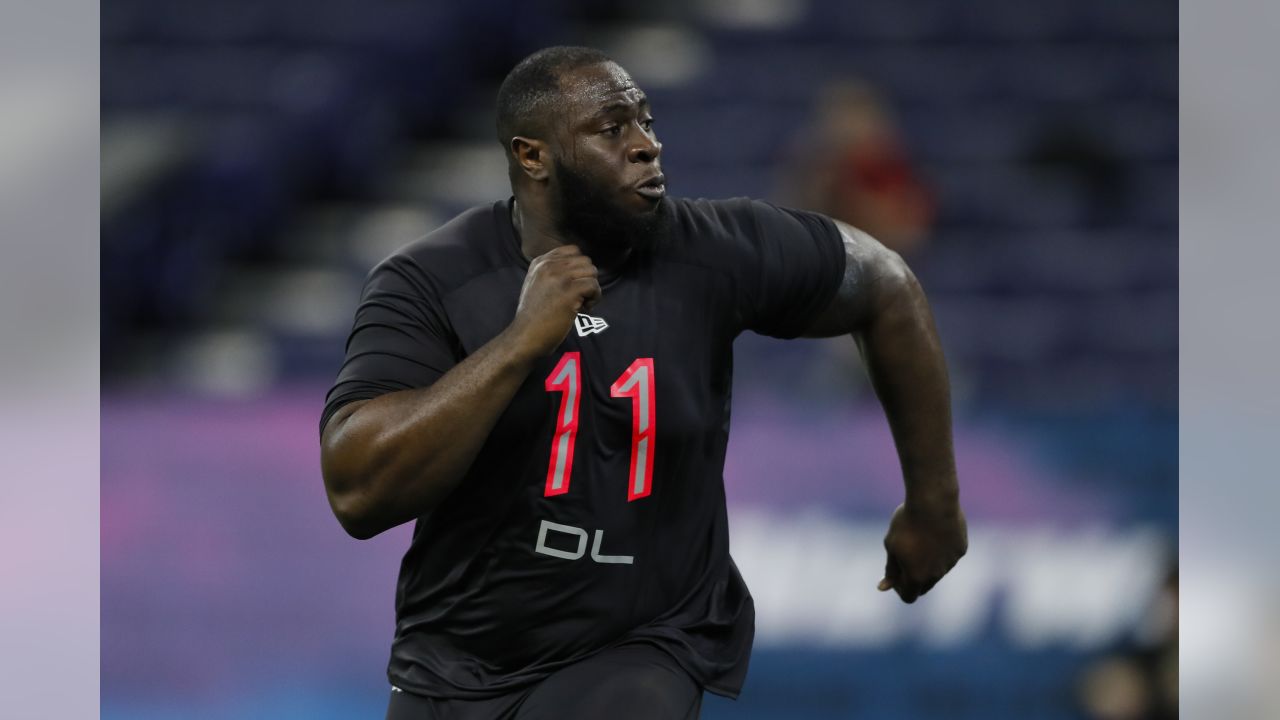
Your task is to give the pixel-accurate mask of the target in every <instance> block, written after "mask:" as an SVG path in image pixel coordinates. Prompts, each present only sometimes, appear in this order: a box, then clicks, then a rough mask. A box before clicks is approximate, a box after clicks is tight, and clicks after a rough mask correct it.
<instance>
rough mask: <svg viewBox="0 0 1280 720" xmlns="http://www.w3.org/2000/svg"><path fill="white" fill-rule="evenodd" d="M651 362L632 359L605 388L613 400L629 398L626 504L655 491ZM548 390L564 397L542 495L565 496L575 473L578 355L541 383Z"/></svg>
mask: <svg viewBox="0 0 1280 720" xmlns="http://www.w3.org/2000/svg"><path fill="white" fill-rule="evenodd" d="M653 383H654V377H653V358H636V359H635V360H634V361H633V362H632V363H631V365H630V366H629V367H627V369H626V370H625V371H624V372H623V373H622V375H620V376H618V379H617V380H615V381H614V382H613V385H612V386H610V388H609V394H610V395H611V396H612V397H616V398H621V397H629V398H631V471H630V473H629V474H630V477H629V478H628V483H627V502H631V501H632V500H638V499H640V498H642V497H647V496H648V495H649V493H650V492H651V491H652V490H653V446H654V429H655V426H656V424H657V422H656V421H657V417H656V408H655V401H654V387H653ZM544 386H545V387H546V389H547V392H560V393H563V395H561V397H560V411H559V412H558V413H557V414H556V432H555V435H554V436H553V437H552V438H551V462H550V464H549V465H548V467H547V485H546V490H545V492H544V493H543V494H544V495H545V496H547V497H550V496H552V495H562V494H564V493H567V492H569V478H570V476H571V474H572V472H573V447H574V440H575V439H576V438H577V435H578V405H579V403H580V402H581V397H582V356H581V354H580V353H577V352H567V353H565V354H564V355H563V356H562V357H561V358H560V362H558V363H556V366H555V369H553V370H552V371H551V374H550V375H548V376H547V379H546V381H545V383H544Z"/></svg>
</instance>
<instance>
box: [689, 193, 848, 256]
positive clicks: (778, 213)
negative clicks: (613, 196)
mask: <svg viewBox="0 0 1280 720" xmlns="http://www.w3.org/2000/svg"><path fill="white" fill-rule="evenodd" d="M672 212H673V216H674V218H673V221H674V226H675V230H676V232H675V233H674V237H675V239H676V243H675V245H676V247H677V249H678V251H682V252H684V253H686V254H693V255H699V254H704V253H707V252H712V253H723V252H733V251H735V249H736V250H738V251H748V252H754V251H755V249H756V248H757V247H758V245H759V244H760V243H761V242H768V241H770V240H785V239H788V238H790V237H792V236H795V235H799V234H803V235H808V236H811V237H817V238H823V239H824V240H825V239H831V240H834V241H836V242H837V243H838V240H839V237H840V232H839V230H838V229H837V228H836V226H835V223H834V222H833V221H832V220H831V219H830V218H828V217H826V216H824V215H821V214H819V213H814V212H809V211H805V210H796V209H792V208H786V207H781V206H778V205H774V204H773V203H770V202H767V201H765V200H757V199H754V198H748V197H736V198H729V199H726V200H708V199H705V198H698V199H688V198H677V199H675V200H673V202H672Z"/></svg>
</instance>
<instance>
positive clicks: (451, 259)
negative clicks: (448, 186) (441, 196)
mask: <svg viewBox="0 0 1280 720" xmlns="http://www.w3.org/2000/svg"><path fill="white" fill-rule="evenodd" d="M505 205H506V203H504V202H498V203H492V204H489V205H481V206H477V207H473V208H470V209H468V210H466V211H464V212H462V213H461V214H459V215H457V216H456V217H454V218H453V219H452V220H450V221H448V222H447V223H445V224H444V225H441V226H440V227H438V228H436V229H435V230H433V231H431V232H430V233H428V234H426V235H424V236H423V237H421V238H418V239H417V240H414V241H412V242H410V243H408V244H406V245H405V246H403V247H401V248H400V249H399V250H397V251H395V252H394V253H392V254H391V255H389V256H388V257H386V258H384V259H383V260H382V261H381V262H379V263H378V264H377V265H376V266H374V268H373V269H372V270H371V271H370V272H369V277H370V278H374V277H377V276H380V275H387V274H394V275H399V276H402V277H403V278H404V279H405V280H407V281H409V282H410V283H411V284H413V285H417V286H424V287H425V288H429V289H430V290H432V291H433V292H434V293H436V294H440V295H443V294H445V293H448V292H449V291H451V290H453V289H454V288H456V287H458V286H460V285H463V284H465V283H466V282H468V281H469V280H471V279H472V278H474V277H476V276H478V275H483V274H485V273H487V272H490V271H492V270H493V269H495V268H497V267H502V266H504V265H507V264H512V263H513V259H512V258H511V256H510V253H509V252H508V251H507V250H508V249H507V248H505V247H504V237H503V233H502V227H501V225H500V223H499V222H498V221H499V219H500V217H501V214H502V212H504V210H503V208H504V207H505Z"/></svg>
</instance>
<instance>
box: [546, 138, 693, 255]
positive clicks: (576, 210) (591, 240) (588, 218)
mask: <svg viewBox="0 0 1280 720" xmlns="http://www.w3.org/2000/svg"><path fill="white" fill-rule="evenodd" d="M555 165H556V181H557V182H556V186H557V190H558V192H557V197H556V206H557V207H556V208H555V221H556V226H557V227H558V228H559V230H560V231H561V232H562V233H564V234H565V235H566V236H567V237H568V238H569V239H572V240H576V241H577V242H579V243H580V244H581V247H582V251H583V252H584V253H586V254H587V256H588V257H590V258H591V259H592V261H593V262H595V263H596V264H597V265H605V266H609V265H616V264H618V263H619V262H621V261H622V260H624V259H625V258H626V257H627V255H628V253H629V252H630V251H639V252H647V251H649V250H651V249H653V248H654V247H655V246H656V245H657V244H658V243H659V242H661V241H662V239H663V238H665V237H666V235H667V232H668V228H669V225H670V223H669V215H668V213H667V207H666V205H667V201H666V199H665V198H663V199H662V200H660V201H659V202H658V205H657V207H655V208H654V209H653V210H651V211H649V212H634V211H630V210H627V209H625V208H622V207H619V206H618V204H617V203H616V202H615V200H614V199H613V198H612V197H611V196H610V195H609V193H608V191H606V190H604V189H603V188H602V187H601V186H600V184H599V183H595V182H592V181H591V179H590V178H588V177H587V176H586V175H584V174H582V173H580V172H578V171H576V170H574V169H572V168H570V167H568V166H566V165H564V164H563V163H561V162H560V161H559V160H558V159H557V160H556V161H555Z"/></svg>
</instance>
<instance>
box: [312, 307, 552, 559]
mask: <svg viewBox="0 0 1280 720" xmlns="http://www.w3.org/2000/svg"><path fill="white" fill-rule="evenodd" d="M535 357H536V354H535V353H531V352H530V351H529V350H528V349H527V346H526V344H525V343H522V342H520V341H519V340H518V339H517V338H515V337H514V335H513V333H512V331H510V330H508V331H507V332H504V333H503V334H501V335H499V336H498V337H496V338H494V339H493V340H492V341H490V342H489V343H488V344H486V345H484V346H483V347H481V348H480V349H479V350H477V351H476V352H475V353H473V354H472V355H470V356H468V357H467V358H466V359H465V360H463V361H462V362H461V363H459V364H458V365H456V366H455V367H453V368H452V369H450V370H449V372H447V373H445V374H444V375H443V376H442V377H441V378H440V379H439V380H437V381H436V382H435V383H433V384H432V385H431V386H429V387H426V388H422V389H416V390H404V391H400V392H394V393H388V394H386V395H382V396H380V397H377V398H374V399H372V400H369V401H366V402H363V403H360V404H359V406H358V407H356V408H354V410H352V411H351V412H350V413H349V414H341V415H335V417H334V418H333V419H332V420H330V423H329V427H328V428H326V431H325V436H324V439H323V442H322V446H323V447H322V453H321V466H322V470H323V473H324V479H325V487H326V490H327V491H328V495H329V502H330V504H331V505H332V506H333V510H334V513H335V514H336V515H337V516H338V520H339V521H340V522H341V523H342V525H343V527H344V528H345V529H346V530H347V532H348V533H350V534H351V535H353V536H355V537H359V538H368V537H372V536H374V535H377V534H378V533H380V532H382V531H384V530H387V529H389V528H392V527H395V526H396V525H399V524H401V523H403V522H406V521H408V520H411V519H413V518H416V517H418V516H420V515H422V514H424V513H426V512H428V511H429V510H431V509H432V508H433V507H435V506H436V505H437V504H438V503H439V502H440V501H441V500H442V499H443V498H444V497H445V496H446V495H448V494H449V492H450V491H452V490H453V489H454V487H456V486H457V484H458V483H459V481H461V479H462V477H463V476H464V475H465V474H466V471H467V469H468V468H469V467H470V466H471V463H472V461H473V460H474V459H475V456H476V453H477V452H478V451H479V450H480V448H481V446H482V445H484V442H485V440H486V439H487V438H488V436H489V433H490V431H491V430H492V429H493V426H494V424H495V423H496V422H497V420H498V417H499V416H501V414H502V413H503V411H505V410H506V408H507V406H508V405H509V404H510V402H511V398H512V397H513V396H514V395H515V393H516V390H517V389H518V388H519V387H520V385H521V384H522V383H523V382H524V380H525V378H526V377H527V376H528V374H529V371H530V369H531V368H532V366H533V361H534V359H535ZM339 412H340V413H341V411H339Z"/></svg>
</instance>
